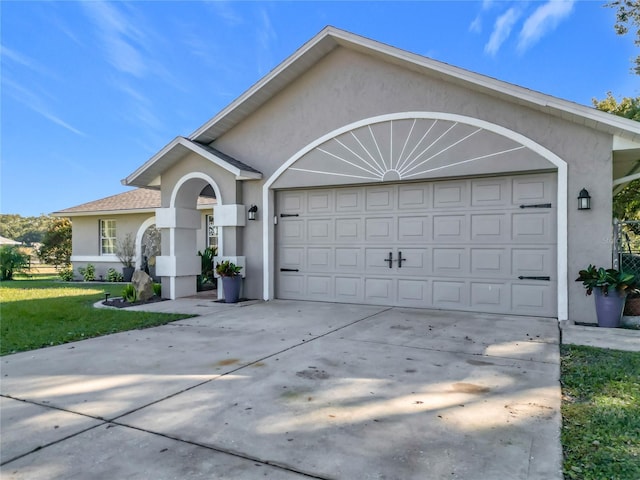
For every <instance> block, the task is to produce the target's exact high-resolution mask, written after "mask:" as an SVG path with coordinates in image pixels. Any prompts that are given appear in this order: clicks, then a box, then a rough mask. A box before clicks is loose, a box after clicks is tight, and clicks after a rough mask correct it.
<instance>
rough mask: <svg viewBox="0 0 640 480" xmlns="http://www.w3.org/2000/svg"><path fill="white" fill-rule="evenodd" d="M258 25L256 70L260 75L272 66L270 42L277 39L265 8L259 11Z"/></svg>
mask: <svg viewBox="0 0 640 480" xmlns="http://www.w3.org/2000/svg"><path fill="white" fill-rule="evenodd" d="M259 16H260V18H259V23H260V24H259V25H258V28H257V31H256V37H257V40H258V55H259V58H258V72H259V74H260V75H264V74H266V73H267V72H268V71H269V70H270V69H271V68H273V61H272V54H271V43H272V42H273V41H275V40H276V39H277V37H278V36H277V34H276V31H275V29H274V28H273V25H272V23H271V18H269V14H268V13H267V10H266V9H264V8H262V9H260V12H259Z"/></svg>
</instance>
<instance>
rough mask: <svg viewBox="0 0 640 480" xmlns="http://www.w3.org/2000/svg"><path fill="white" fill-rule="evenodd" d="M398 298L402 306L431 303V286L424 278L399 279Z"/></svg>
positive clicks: (417, 305) (419, 305) (418, 305)
mask: <svg viewBox="0 0 640 480" xmlns="http://www.w3.org/2000/svg"><path fill="white" fill-rule="evenodd" d="M398 300H399V301H400V302H401V305H402V306H406V307H421V306H424V305H431V286H430V285H429V281H428V280H425V279H399V280H398Z"/></svg>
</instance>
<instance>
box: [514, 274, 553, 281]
mask: <svg viewBox="0 0 640 480" xmlns="http://www.w3.org/2000/svg"><path fill="white" fill-rule="evenodd" d="M518 280H551V277H523V276H522V275H521V276H519V277H518Z"/></svg>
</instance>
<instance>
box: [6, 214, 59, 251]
mask: <svg viewBox="0 0 640 480" xmlns="http://www.w3.org/2000/svg"><path fill="white" fill-rule="evenodd" d="M52 221H53V218H52V217H49V216H47V215H40V216H39V217H22V216H20V215H16V214H0V235H2V236H3V237H6V238H10V239H12V240H18V241H20V242H24V243H26V244H33V243H37V242H40V241H42V238H43V237H44V233H45V232H46V231H47V229H48V228H49V225H50V224H51V222H52Z"/></svg>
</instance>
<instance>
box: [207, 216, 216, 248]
mask: <svg viewBox="0 0 640 480" xmlns="http://www.w3.org/2000/svg"><path fill="white" fill-rule="evenodd" d="M217 246H218V227H215V226H214V225H213V215H207V247H212V248H213V247H217Z"/></svg>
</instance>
